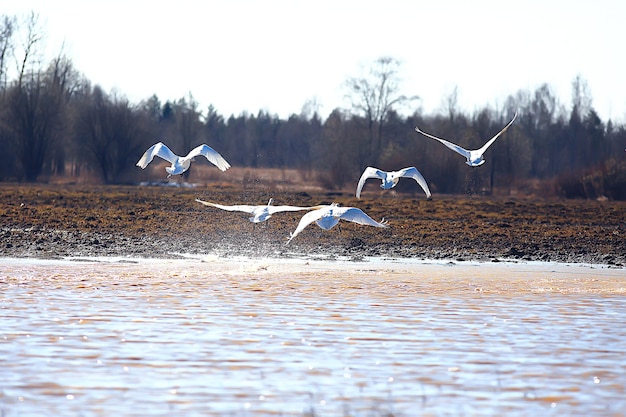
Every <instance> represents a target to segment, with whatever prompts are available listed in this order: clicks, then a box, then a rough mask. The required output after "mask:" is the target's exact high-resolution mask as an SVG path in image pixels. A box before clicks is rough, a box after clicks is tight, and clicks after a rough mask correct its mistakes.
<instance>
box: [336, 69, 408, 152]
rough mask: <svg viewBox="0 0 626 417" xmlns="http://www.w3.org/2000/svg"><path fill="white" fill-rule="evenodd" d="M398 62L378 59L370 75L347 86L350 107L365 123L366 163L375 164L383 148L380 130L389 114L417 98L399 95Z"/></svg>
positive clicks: (348, 82)
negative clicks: (366, 136) (366, 138)
mask: <svg viewBox="0 0 626 417" xmlns="http://www.w3.org/2000/svg"><path fill="white" fill-rule="evenodd" d="M399 66H400V62H399V61H398V60H396V59H394V58H390V57H381V58H378V59H377V60H376V62H375V63H374V66H373V67H372V68H371V69H370V71H369V75H368V76H365V77H361V78H350V79H348V80H347V82H346V85H347V87H348V89H349V90H350V96H349V98H350V99H351V100H352V108H353V109H354V110H355V111H356V112H357V113H358V114H360V115H361V116H362V117H363V118H364V120H365V122H366V123H367V133H368V136H369V138H368V139H369V141H368V143H367V146H366V150H367V151H368V152H367V153H368V155H369V156H368V161H365V162H367V163H375V162H376V160H377V159H378V155H380V152H381V150H382V148H383V131H384V126H385V123H386V122H387V120H388V116H389V113H390V112H391V111H393V110H395V109H396V108H397V107H400V106H403V105H407V104H409V103H411V102H412V101H414V100H418V99H419V97H417V96H411V97H408V96H405V95H403V94H400V85H399V84H400V82H399V81H400V80H399V74H398V72H399Z"/></svg>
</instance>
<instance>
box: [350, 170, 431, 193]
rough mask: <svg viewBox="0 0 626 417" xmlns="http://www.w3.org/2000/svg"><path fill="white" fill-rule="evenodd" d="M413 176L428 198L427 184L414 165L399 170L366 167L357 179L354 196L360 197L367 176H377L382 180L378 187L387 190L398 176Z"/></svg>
mask: <svg viewBox="0 0 626 417" xmlns="http://www.w3.org/2000/svg"><path fill="white" fill-rule="evenodd" d="M402 177H405V178H413V179H414V180H415V181H417V183H418V184H419V186H420V187H422V190H424V192H425V193H426V198H430V197H431V194H430V189H429V188H428V184H426V180H425V179H424V177H423V176H422V174H420V172H419V171H418V170H417V168H415V167H408V168H404V169H401V170H400V171H389V172H387V171H382V170H380V169H378V168H373V167H367V168H365V171H363V174H362V175H361V179H360V180H359V184H358V185H357V187H356V198H361V190H362V189H363V185H364V184H365V181H367V180H368V179H369V178H379V179H380V180H381V181H382V184H381V185H380V188H382V189H383V190H388V189H390V188H393V187H395V186H396V184H397V183H398V181H399V180H400V178H402Z"/></svg>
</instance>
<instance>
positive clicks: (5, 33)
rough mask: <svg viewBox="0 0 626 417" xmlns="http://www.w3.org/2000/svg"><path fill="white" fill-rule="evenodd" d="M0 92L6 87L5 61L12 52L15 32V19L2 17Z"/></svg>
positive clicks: (0, 23)
mask: <svg viewBox="0 0 626 417" xmlns="http://www.w3.org/2000/svg"><path fill="white" fill-rule="evenodd" d="M0 19H1V20H0V92H2V91H5V90H6V87H7V81H8V78H7V61H8V57H9V55H11V54H12V52H13V43H12V42H13V40H12V38H13V33H14V32H15V26H16V19H15V17H9V16H2V17H1V18H0Z"/></svg>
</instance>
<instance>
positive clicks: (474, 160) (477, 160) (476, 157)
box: [415, 112, 517, 167]
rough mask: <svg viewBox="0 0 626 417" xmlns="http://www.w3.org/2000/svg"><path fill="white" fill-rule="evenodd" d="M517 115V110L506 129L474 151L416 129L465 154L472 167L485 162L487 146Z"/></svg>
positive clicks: (417, 128) (416, 129)
mask: <svg viewBox="0 0 626 417" xmlns="http://www.w3.org/2000/svg"><path fill="white" fill-rule="evenodd" d="M516 117H517V112H515V115H514V116H513V119H511V121H510V122H509V124H507V125H506V126H504V129H502V130H501V131H499V132H498V134H497V135H495V136H494V137H492V138H491V139H489V141H488V142H487V143H485V144H484V145H483V147H482V148H480V149H476V150H473V151H468V150H467V149H465V148H462V147H460V146H459V145H455V144H454V143H451V142H448V141H447V140H444V139H441V138H438V137H436V136H433V135H429V134H428V133H425V132H423V131H421V130H420V128H419V127H416V128H415V131H416V132H419V133H421V134H422V135H424V136H428V137H429V138H431V139H435V140H438V141H439V142H441V143H443V144H444V145H446V146H447V147H448V148H450V149H452V150H453V151H454V152H457V153H458V154H460V155H462V156H464V157H465V158H467V161H465V163H466V164H467V165H469V166H471V167H477V166H479V165H482V164H484V163H485V160H484V159H483V154H484V153H485V151H486V150H487V148H489V147H490V146H491V144H492V143H493V142H495V141H496V139H498V137H499V136H500V135H501V134H503V133H504V132H505V131H506V130H507V129H508V128H509V126H511V124H513V121H515V118H516Z"/></svg>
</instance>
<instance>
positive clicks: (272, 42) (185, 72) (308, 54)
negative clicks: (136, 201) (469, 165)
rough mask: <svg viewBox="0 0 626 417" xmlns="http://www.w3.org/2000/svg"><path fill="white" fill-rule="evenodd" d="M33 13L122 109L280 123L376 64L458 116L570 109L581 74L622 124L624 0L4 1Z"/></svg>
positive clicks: (50, 39)
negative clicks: (549, 92)
mask: <svg viewBox="0 0 626 417" xmlns="http://www.w3.org/2000/svg"><path fill="white" fill-rule="evenodd" d="M30 11H35V12H36V13H38V14H39V16H40V23H41V24H42V26H43V29H44V32H45V34H46V35H47V39H46V51H47V53H49V54H50V57H53V56H56V55H57V54H58V52H59V51H60V50H61V45H62V44H63V43H64V44H65V46H64V51H65V53H66V55H68V56H69V57H70V58H71V59H72V61H73V63H74V65H75V67H76V69H77V70H79V71H80V72H82V73H83V74H84V75H85V76H86V77H87V78H88V79H89V80H91V82H92V83H93V84H99V85H101V86H102V87H103V88H104V89H105V90H106V91H111V90H113V89H115V90H116V91H117V92H118V93H120V94H122V95H125V96H127V97H128V99H129V100H131V102H135V103H138V102H139V101H141V100H143V99H146V98H148V97H150V96H151V95H152V94H157V96H158V97H159V99H160V100H161V101H162V102H165V101H166V100H168V99H169V100H176V99H179V98H181V97H184V96H187V94H188V93H189V92H191V93H192V94H193V96H194V98H195V100H196V101H198V102H199V103H200V106H201V109H202V110H204V109H206V107H207V106H208V105H209V104H213V105H214V106H215V108H216V109H217V111H218V112H219V113H220V114H222V115H224V116H226V117H228V116H229V115H231V114H235V115H238V114H240V113H242V112H243V111H248V112H249V113H253V114H256V113H257V112H258V111H259V110H260V109H263V110H266V111H269V112H270V113H271V114H277V115H279V116H280V117H284V118H286V117H288V116H289V115H290V114H292V113H300V111H301V109H302V106H303V105H304V104H305V103H306V102H307V101H309V100H313V99H315V100H316V101H317V104H318V105H319V106H320V107H319V110H320V115H321V116H322V117H323V118H325V117H326V116H327V115H328V114H329V113H330V111H331V110H332V109H333V108H335V107H345V106H347V102H346V101H345V99H344V95H345V93H346V90H345V88H344V82H345V80H346V79H347V78H349V77H354V76H360V75H362V74H364V70H365V69H367V68H368V67H369V66H370V65H371V64H372V63H373V62H374V60H376V59H377V58H378V57H380V56H391V57H394V58H397V59H399V60H400V61H401V62H402V66H401V76H402V79H403V83H402V84H401V86H402V93H404V94H406V95H419V96H420V97H421V98H422V101H421V104H420V105H421V106H422V108H423V109H424V110H425V111H426V112H427V113H432V112H437V111H439V110H440V109H441V107H442V103H443V99H444V98H445V97H447V96H448V95H449V94H450V93H451V92H452V91H453V89H454V87H455V86H456V87H458V103H459V106H460V108H461V110H463V111H466V112H473V111H474V110H477V109H480V108H482V107H484V106H492V107H497V106H501V105H502V104H503V103H504V101H505V99H506V97H507V96H508V95H509V94H515V93H516V92H517V91H518V90H520V89H522V90H530V91H534V90H535V89H536V88H537V87H539V86H540V85H541V84H543V83H548V84H549V85H550V86H551V87H552V89H553V91H554V93H555V94H556V95H557V97H558V98H559V99H560V101H561V103H562V104H565V105H566V106H567V108H568V109H569V106H570V102H571V82H572V80H573V79H574V77H575V76H576V75H577V74H580V75H581V76H582V78H583V79H585V80H586V81H587V83H588V87H589V89H590V92H591V95H592V98H593V106H594V108H595V109H596V110H597V111H598V113H599V115H600V117H601V118H602V119H603V120H604V121H605V122H606V121H607V120H608V118H612V119H613V120H614V121H617V122H620V123H622V122H624V120H626V78H625V77H626V54H625V53H624V42H625V41H626V26H624V18H625V17H626V1H623V0H595V1H566V0H525V1H516V2H512V1H496V0H494V1H488V0H472V1H466V0H436V1H435V0H431V1H420V0H414V1H411V0H406V1H401V0H382V1H371V0H315V1H295V0H284V1H280V0H264V1H258V0H223V1H201V0H197V1H192V0H170V1H167V2H164V1H160V0H152V1H149V0H146V1H138V0H135V1H133V0H125V1H120V0H109V1H106V2H105V1H84V0H76V1H73V0H0V13H1V14H4V15H18V16H22V17H24V16H26V15H27V13H29V12H30Z"/></svg>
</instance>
